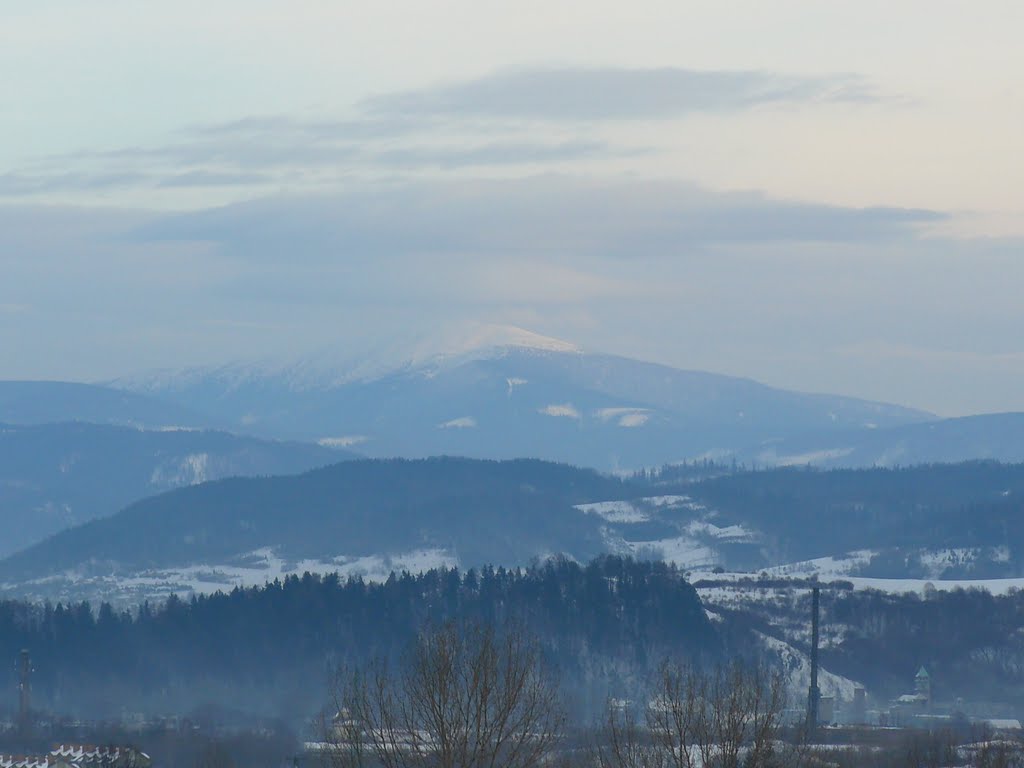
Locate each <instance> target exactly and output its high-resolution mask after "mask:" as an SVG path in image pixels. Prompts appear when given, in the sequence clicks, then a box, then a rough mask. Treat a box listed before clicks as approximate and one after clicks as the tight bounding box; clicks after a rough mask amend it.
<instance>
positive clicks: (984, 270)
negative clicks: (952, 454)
mask: <svg viewBox="0 0 1024 768" xmlns="http://www.w3.org/2000/svg"><path fill="white" fill-rule="evenodd" d="M1022 28H1024V4H1021V3H1019V2H1016V1H1013V2H1009V1H1008V2H996V1H995V0H991V1H988V2H970V3H968V2H935V0H930V1H929V2H917V1H916V0H904V2H900V3H892V2H874V1H873V0H862V1H861V2H858V3H822V2H820V0H808V1H806V2H805V1H802V0H801V1H798V0H774V1H773V2H771V3H764V2H760V1H757V2H739V1H733V0H715V1H714V2H686V1H685V0H672V1H671V2H661V0H634V2H631V3H622V2H617V3H612V2H606V1H605V0H587V2H582V1H577V0H564V1H563V2H551V0H546V1H545V2H535V1H534V0H520V2H517V3H506V2H500V3H499V2H492V1H491V0H471V1H465V2H464V1H461V0H460V1H458V2H455V1H452V0H434V1H433V2H430V3H424V2H411V1H407V0H376V2H361V1H359V0H346V2H336V1H335V2H326V1H325V2H319V1H315V0H289V1H288V2H283V1H280V0H216V2H210V1H209V0H205V1H204V2H202V3H200V2H193V0H176V1H175V2H173V3H172V2H165V1H164V0H151V2H146V3H138V2H131V1H130V0H94V1H93V2H90V3H82V2H79V1H77V0H72V1H62V0H33V2H31V3H26V2H20V0H19V1H17V2H14V1H9V0H0V71H2V72H3V73H4V77H3V78H0V138H2V141H0V378H7V379H16V378H37V379H38V378H46V379H69V380H81V381H95V380H104V379H108V378H113V377H116V376H120V375H124V374H132V373H138V372H142V371H146V370H149V369H154V368H174V367H178V366H188V365H206V364H218V363H224V362H228V361H238V360H245V359H249V358H266V357H273V356H301V355H303V354H305V351H306V350H316V349H323V348H325V347H331V348H336V349H341V350H344V349H348V348H352V349H355V348H365V347H366V346H367V343H368V341H370V342H372V341H373V340H376V339H382V340H383V339H394V338H400V337H402V336H403V334H408V333H410V332H411V331H413V330H415V331H421V330H422V329H424V328H433V327H452V326H458V325H459V324H463V323H465V324H471V323H481V322H482V323H505V324H513V325H516V326H519V327H523V328H528V329H530V330H532V331H535V332H538V333H543V334H546V335H549V336H555V337H558V338H563V339H567V340H569V341H571V342H573V343H575V344H577V345H579V346H581V347H582V348H584V349H587V350H593V351H601V352H611V353H618V354H623V355H627V356H632V357H638V358H642V359H646V360H653V361H657V362H662V363H667V364H670V365H674V366H678V367H681V368H688V369H699V370H709V371H715V372H720V373H727V374H733V375H740V376H748V377H751V378H755V379H758V380H760V381H763V382H766V383H769V384H773V385H776V386H781V387H787V388H793V389H799V390H803V391H823V392H834V393H840V394H846V395H853V396H859V397H865V398H870V399H877V400H884V401H890V402H897V403H901V404H906V405H912V406H915V407H919V408H924V409H928V410H931V411H934V412H936V413H938V414H941V415H950V416H952V415H963V414H969V413H978V412H994V411H1007V410H1024V387H1021V386H1020V382H1021V381H1024V334H1022V333H1021V329H1022V328H1024V302H1022V301H1021V300H1020V294H1021V286H1022V285H1024V260H1022V252H1024V195H1021V194H1020V192H1019V186H1020V183H1021V181H1022V180H1024V152H1022V151H1021V150H1020V132H1021V127H1022V126H1024V47H1021V46H1020V45H1019V30H1020V29H1022ZM382 343H383V342H382Z"/></svg>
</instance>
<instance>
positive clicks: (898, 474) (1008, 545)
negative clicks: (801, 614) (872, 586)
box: [681, 461, 1024, 578]
mask: <svg viewBox="0 0 1024 768" xmlns="http://www.w3.org/2000/svg"><path fill="white" fill-rule="evenodd" d="M681 488H683V489H684V490H683V492H685V493H687V494H688V495H690V496H692V497H693V498H695V499H697V500H699V501H701V502H702V503H704V504H705V505H707V506H708V507H710V508H712V509H716V510H718V511H719V513H720V515H721V517H720V519H721V521H722V522H717V523H716V524H718V525H722V524H725V523H726V522H728V523H740V524H744V525H747V526H748V527H751V528H754V529H756V530H760V531H763V532H765V534H766V537H767V540H766V546H767V549H768V550H769V551H770V552H771V557H772V559H773V560H775V561H776V562H791V561H797V560H804V559H808V558H813V557H820V556H822V555H823V554H828V553H839V552H846V551H851V550H855V549H891V548H895V547H899V548H903V549H910V548H914V547H922V548H930V549H935V548H941V547H1001V548H1005V552H1006V554H1007V555H1008V556H1009V557H1008V558H1006V557H1004V558H1000V560H1001V562H998V561H995V560H990V561H989V562H988V564H987V569H988V570H987V571H985V572H976V571H970V572H968V571H963V572H958V571H957V570H956V569H952V570H950V571H949V572H948V573H945V574H943V577H945V578H954V577H957V576H964V575H967V574H968V573H970V575H972V576H974V577H978V578H982V577H995V576H1002V575H1008V574H1010V573H1015V572H1017V571H1019V570H1020V568H1021V563H1022V562H1024V557H1022V555H1024V528H1021V526H1020V525H1019V524H1018V521H1019V520H1020V519H1021V516H1022V515H1024V465H1022V464H1000V463H997V462H991V461H974V462H965V463H962V464H944V465H927V466H919V467H911V468H903V469H878V468H876V469H863V470H830V471H818V470H813V469H806V468H804V469H798V468H790V469H775V470H769V471H762V472H742V471H740V472H737V473H729V474H723V475H722V476H720V477H712V478H708V479H703V480H698V481H696V482H693V483H692V484H690V485H688V486H681ZM910 565H913V564H912V563H911V564H910ZM885 566H886V564H885V563H883V562H879V563H878V564H877V569H876V571H873V572H872V573H871V575H877V576H896V575H900V576H904V575H907V570H906V569H907V566H908V563H906V562H905V561H902V560H901V561H900V562H893V563H890V564H889V566H890V568H889V572H885V570H886V568H885ZM878 569H880V570H878Z"/></svg>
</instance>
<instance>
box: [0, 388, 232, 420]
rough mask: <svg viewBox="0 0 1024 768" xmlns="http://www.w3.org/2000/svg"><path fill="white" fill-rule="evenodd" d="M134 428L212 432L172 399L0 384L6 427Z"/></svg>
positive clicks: (114, 391)
mask: <svg viewBox="0 0 1024 768" xmlns="http://www.w3.org/2000/svg"><path fill="white" fill-rule="evenodd" d="M71 421H79V422H88V423H92V424H118V425H121V426H134V427H150V428H159V427H172V426H173V427H191V428H197V427H211V426H213V425H214V424H215V423H216V419H214V418H211V417H208V416H200V415H198V414H196V413H194V412H192V411H190V410H188V408H185V407H182V406H181V405H178V404H176V403H173V402H170V401H168V400H162V399H159V398H154V397H147V396H146V395H144V394H137V393H134V392H129V391H126V390H123V389H115V388H113V387H105V386H100V385H95V384H78V383H74V382H67V381H0V424H55V423H61V422H71Z"/></svg>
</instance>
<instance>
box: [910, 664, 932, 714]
mask: <svg viewBox="0 0 1024 768" xmlns="http://www.w3.org/2000/svg"><path fill="white" fill-rule="evenodd" d="M914 692H915V693H916V694H917V696H918V698H920V699H921V701H922V702H923V703H924V708H925V710H926V711H931V708H932V678H931V676H930V675H929V674H928V670H927V669H925V668H924V667H921V668H920V669H919V670H917V674H916V675H914Z"/></svg>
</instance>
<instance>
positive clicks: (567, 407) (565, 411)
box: [537, 403, 580, 420]
mask: <svg viewBox="0 0 1024 768" xmlns="http://www.w3.org/2000/svg"><path fill="white" fill-rule="evenodd" d="M537 412H538V413H542V414H544V415H545V416H555V417H560V418H568V419H577V420H578V419H579V418H580V412H579V411H577V410H576V408H575V407H573V404H572V403H562V404H553V405H548V406H545V407H544V408H539V409H538V410H537Z"/></svg>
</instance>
